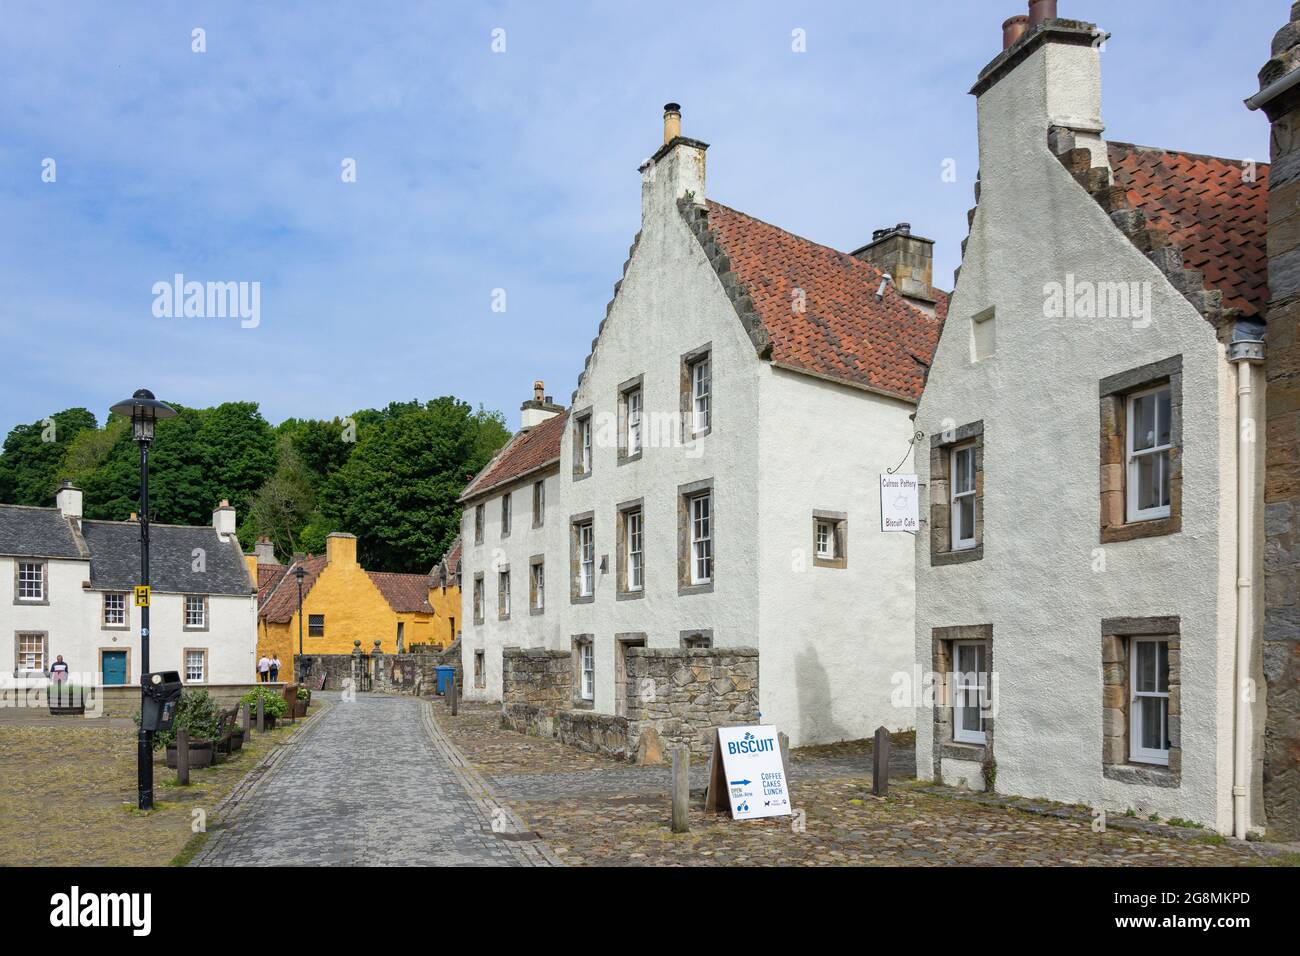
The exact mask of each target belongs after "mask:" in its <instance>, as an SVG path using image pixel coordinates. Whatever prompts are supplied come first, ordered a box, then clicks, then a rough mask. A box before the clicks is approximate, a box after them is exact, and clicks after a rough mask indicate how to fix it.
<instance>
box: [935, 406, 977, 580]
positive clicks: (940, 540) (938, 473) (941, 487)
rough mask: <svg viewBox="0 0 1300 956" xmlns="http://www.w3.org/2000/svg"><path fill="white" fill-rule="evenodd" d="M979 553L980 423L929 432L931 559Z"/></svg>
mask: <svg viewBox="0 0 1300 956" xmlns="http://www.w3.org/2000/svg"><path fill="white" fill-rule="evenodd" d="M983 557H984V423H983V422H982V421H979V422H972V423H971V424H969V425H963V426H961V427H960V428H955V429H952V430H951V431H947V432H943V433H942V434H939V435H933V436H931V438H930V564H931V565H933V566H939V565H945V564H961V563H963V562H966V561H978V560H980V559H981V558H983Z"/></svg>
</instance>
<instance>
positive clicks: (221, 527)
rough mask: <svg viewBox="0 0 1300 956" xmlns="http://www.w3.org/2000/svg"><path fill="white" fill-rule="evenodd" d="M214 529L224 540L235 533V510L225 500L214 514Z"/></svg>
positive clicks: (223, 499)
mask: <svg viewBox="0 0 1300 956" xmlns="http://www.w3.org/2000/svg"><path fill="white" fill-rule="evenodd" d="M212 527H213V528H214V529H216V532H217V534H218V535H220V536H221V537H223V538H226V537H229V536H231V535H233V534H234V533H235V509H234V508H232V507H230V502H229V501H227V500H226V499H225V498H222V499H221V504H219V505H217V507H216V509H215V510H214V511H213V512H212Z"/></svg>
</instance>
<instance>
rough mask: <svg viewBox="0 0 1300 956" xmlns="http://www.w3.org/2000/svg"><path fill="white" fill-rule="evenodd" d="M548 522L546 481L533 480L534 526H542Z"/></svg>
mask: <svg viewBox="0 0 1300 956" xmlns="http://www.w3.org/2000/svg"><path fill="white" fill-rule="evenodd" d="M545 522H546V481H545V479H543V480H542V481H534V482H533V527H534V528H540V527H541V526H542V525H543V524H544V523H545Z"/></svg>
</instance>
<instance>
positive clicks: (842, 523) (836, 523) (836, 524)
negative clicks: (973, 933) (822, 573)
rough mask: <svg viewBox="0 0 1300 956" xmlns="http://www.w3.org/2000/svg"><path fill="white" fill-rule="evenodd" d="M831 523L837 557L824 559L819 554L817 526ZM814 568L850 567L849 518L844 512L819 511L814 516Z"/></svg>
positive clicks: (815, 511) (814, 512)
mask: <svg viewBox="0 0 1300 956" xmlns="http://www.w3.org/2000/svg"><path fill="white" fill-rule="evenodd" d="M824 522H829V523H830V525H831V536H832V540H833V541H834V546H835V557H833V558H823V557H821V556H819V555H818V554H817V525H819V524H822V523H824ZM812 536H813V542H812V554H813V567H816V568H847V567H848V566H849V516H848V513H847V512H844V511H817V510H814V511H813V514H812Z"/></svg>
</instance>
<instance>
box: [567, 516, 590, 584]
mask: <svg viewBox="0 0 1300 956" xmlns="http://www.w3.org/2000/svg"><path fill="white" fill-rule="evenodd" d="M595 600H596V522H595V515H594V512H591V511H586V512H583V513H582V514H578V515H573V516H572V517H571V518H570V519H569V602H570V603H571V604H590V603H591V602H593V601H595Z"/></svg>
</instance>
